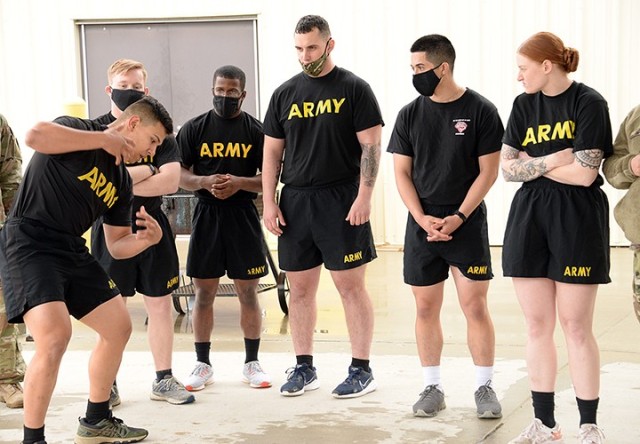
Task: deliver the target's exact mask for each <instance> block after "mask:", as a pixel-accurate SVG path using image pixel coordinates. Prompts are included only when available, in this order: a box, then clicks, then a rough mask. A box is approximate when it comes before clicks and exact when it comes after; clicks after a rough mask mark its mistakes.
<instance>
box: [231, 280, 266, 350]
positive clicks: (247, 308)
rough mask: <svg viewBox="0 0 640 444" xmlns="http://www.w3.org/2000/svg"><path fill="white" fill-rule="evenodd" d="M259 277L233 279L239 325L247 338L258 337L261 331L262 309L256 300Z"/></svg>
mask: <svg viewBox="0 0 640 444" xmlns="http://www.w3.org/2000/svg"><path fill="white" fill-rule="evenodd" d="M258 282H259V279H251V280H242V279H235V280H234V281H233V283H234V284H235V287H236V292H237V293H238V299H239V300H240V327H241V328H242V332H243V333H244V337H245V338H247V339H259V338H260V333H261V331H262V311H261V309H260V302H259V301H258V293H257V289H258Z"/></svg>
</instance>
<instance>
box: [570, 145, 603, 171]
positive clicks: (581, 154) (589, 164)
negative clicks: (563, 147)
mask: <svg viewBox="0 0 640 444" xmlns="http://www.w3.org/2000/svg"><path fill="white" fill-rule="evenodd" d="M603 155H604V153H603V151H602V150H584V151H578V152H576V153H575V156H576V160H577V161H578V163H579V164H580V166H583V167H585V168H590V169H592V170H597V169H598V168H600V164H601V163H602V157H603Z"/></svg>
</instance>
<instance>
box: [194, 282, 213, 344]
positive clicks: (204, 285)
mask: <svg viewBox="0 0 640 444" xmlns="http://www.w3.org/2000/svg"><path fill="white" fill-rule="evenodd" d="M219 282H220V279H193V283H194V285H195V287H196V303H195V305H194V307H193V320H192V324H193V336H194V339H195V342H211V333H212V332H213V302H214V301H215V299H216V293H217V292H218V283H219Z"/></svg>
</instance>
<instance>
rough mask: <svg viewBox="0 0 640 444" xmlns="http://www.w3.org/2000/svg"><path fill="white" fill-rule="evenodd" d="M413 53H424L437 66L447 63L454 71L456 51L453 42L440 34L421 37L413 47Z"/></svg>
mask: <svg viewBox="0 0 640 444" xmlns="http://www.w3.org/2000/svg"><path fill="white" fill-rule="evenodd" d="M411 52H424V53H425V54H426V56H427V60H429V61H430V62H431V63H433V64H434V65H435V66H438V65H440V64H441V63H443V62H447V63H448V64H449V66H450V67H451V70H452V71H453V65H454V64H455V62H456V50H455V49H453V44H451V41H450V40H449V39H448V38H446V37H445V36H443V35H440V34H429V35H425V36H423V37H420V38H419V39H418V40H416V41H415V42H413V45H411Z"/></svg>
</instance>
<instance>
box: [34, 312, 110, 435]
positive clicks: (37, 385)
mask: <svg viewBox="0 0 640 444" xmlns="http://www.w3.org/2000/svg"><path fill="white" fill-rule="evenodd" d="M24 321H25V324H27V327H28V328H29V331H30V332H31V334H32V335H33V339H34V344H35V353H34V355H33V358H31V362H30V363H29V365H28V367H27V372H26V375H25V379H24V425H25V426H27V427H29V428H32V429H37V428H40V427H42V426H43V425H44V420H45V417H46V414H47V409H48V408H49V403H50V402H51V395H52V394H53V389H54V388H55V386H56V381H57V379H58V371H59V369H60V361H61V360H62V356H63V355H64V352H65V351H66V349H67V345H68V344H69V340H70V339H71V321H70V320H69V312H68V311H67V307H66V305H65V304H64V302H60V301H55V302H48V303H45V304H42V305H38V306H36V307H34V308H32V309H31V310H29V311H28V312H27V313H26V314H25V315H24ZM111 382H113V379H112V380H111ZM109 387H111V383H109Z"/></svg>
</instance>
